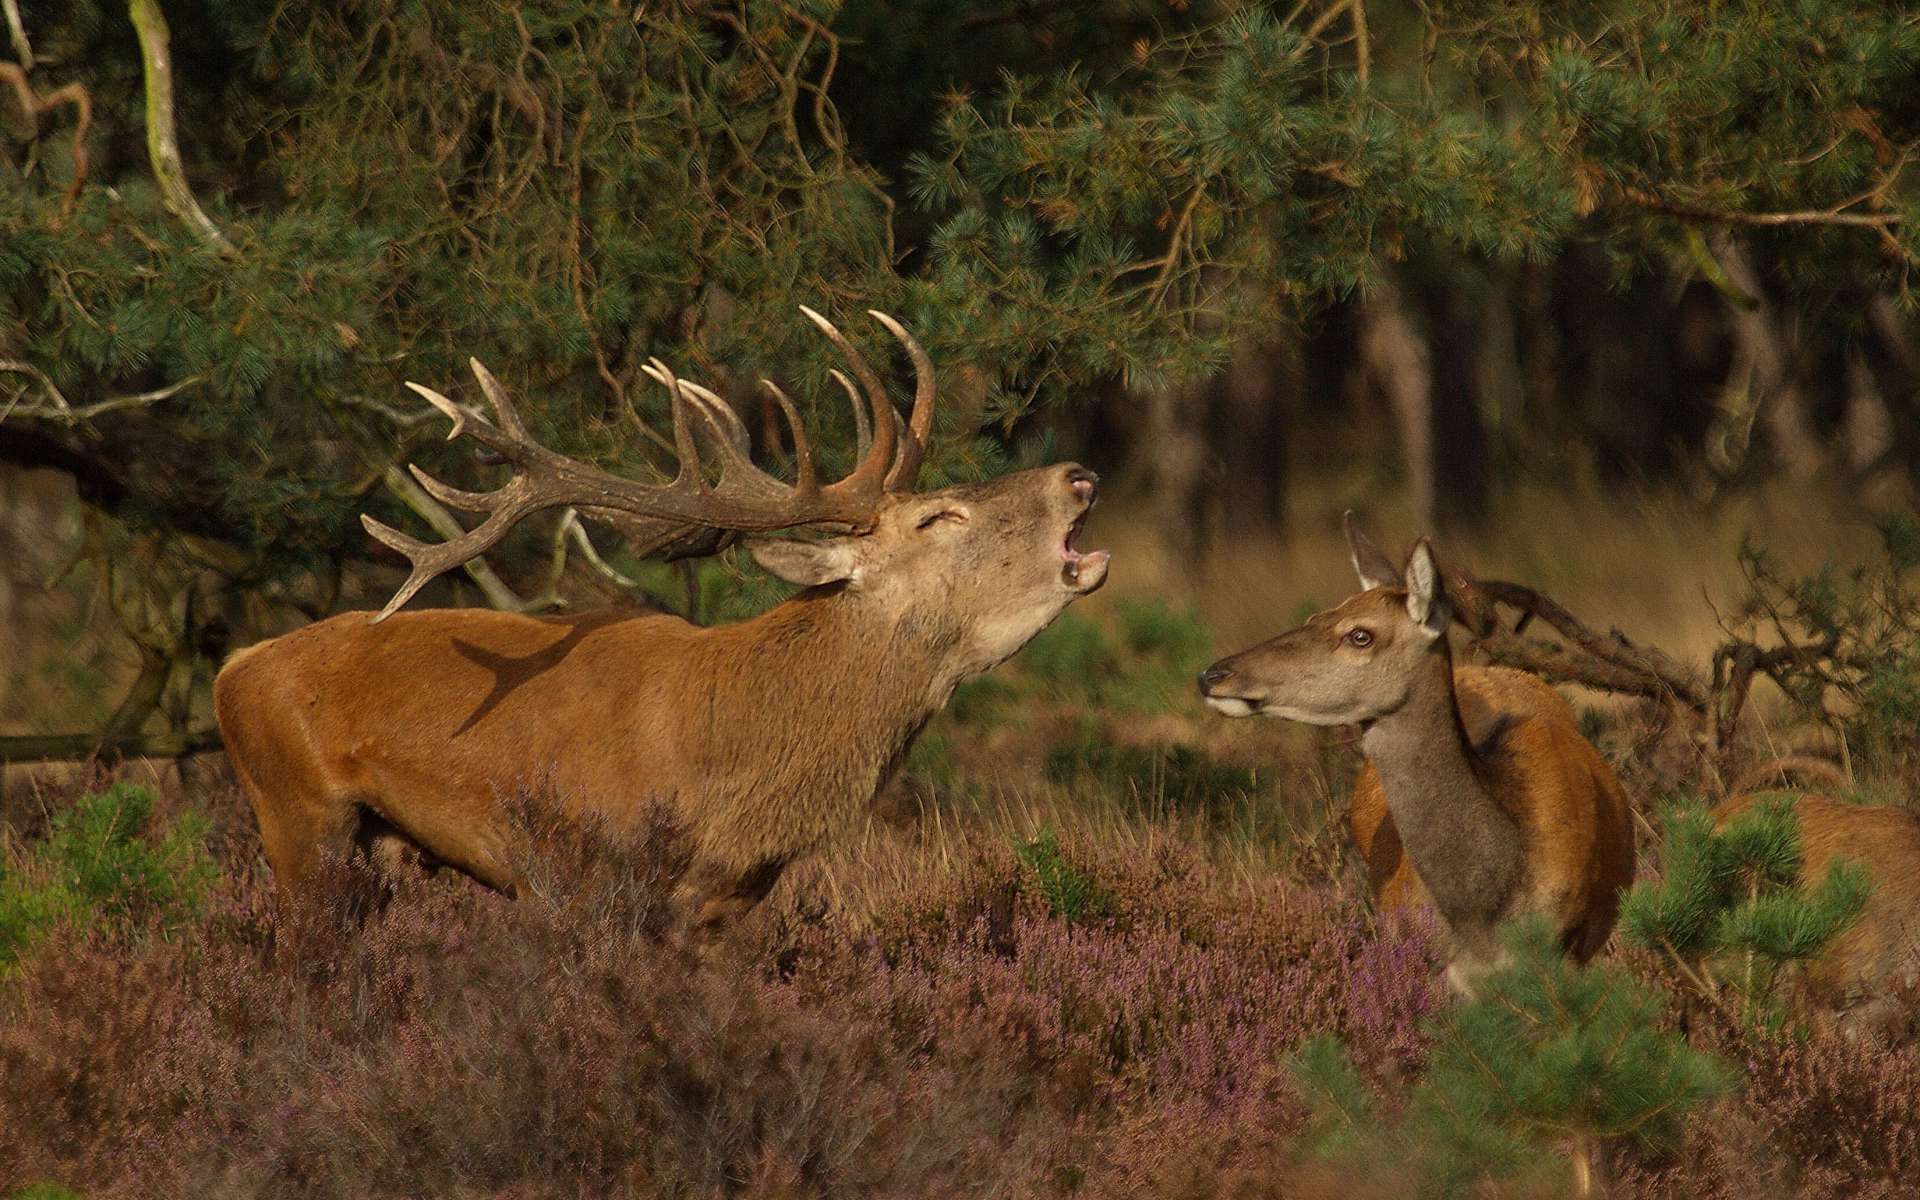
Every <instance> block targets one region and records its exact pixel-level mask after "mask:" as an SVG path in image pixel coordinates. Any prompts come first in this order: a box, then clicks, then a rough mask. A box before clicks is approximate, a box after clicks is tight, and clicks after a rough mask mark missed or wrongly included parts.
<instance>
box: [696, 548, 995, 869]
mask: <svg viewBox="0 0 1920 1200" xmlns="http://www.w3.org/2000/svg"><path fill="white" fill-rule="evenodd" d="M701 643H702V644H701V647H700V655H699V658H700V663H699V668H700V669H697V670H691V671H689V672H688V674H687V678H686V680H685V684H684V687H685V688H686V692H687V694H686V696H685V701H686V702H685V703H684V704H683V706H681V708H680V709H679V711H680V712H681V714H683V716H682V720H683V721H698V722H700V723H701V724H702V725H703V726H704V728H701V729H689V730H688V731H687V732H688V734H690V735H694V736H692V737H690V738H689V739H688V741H689V744H701V743H702V742H704V745H705V746H706V754H705V759H706V761H704V762H703V763H701V764H700V765H701V771H700V774H701V776H702V780H703V786H704V787H705V788H707V789H708V790H709V792H710V793H711V794H712V795H713V798H714V799H724V801H725V803H723V804H707V805H702V806H701V808H702V810H703V811H705V812H707V813H710V814H713V816H714V817H715V819H716V820H717V821H718V822H720V823H721V824H722V825H723V826H724V828H713V829H710V830H708V831H706V832H707V833H708V834H709V837H708V839H707V840H708V841H709V844H710V845H714V846H716V847H717V846H725V847H726V850H727V854H728V856H729V857H733V856H739V855H744V856H747V857H751V856H753V855H755V854H764V855H766V856H767V857H786V856H789V855H791V854H792V853H795V852H797V851H799V850H802V849H805V848H806V847H809V846H811V845H814V844H817V843H818V842H819V841H821V840H822V839H824V838H826V837H827V836H828V835H830V834H832V833H833V832H835V830H836V829H837V828H838V827H840V826H842V825H844V824H845V823H847V822H848V821H849V820H850V819H851V818H852V817H853V816H855V815H856V814H857V813H859V812H860V811H861V810H862V809H864V808H865V807H866V806H867V805H868V804H869V803H870V802H871V801H872V800H873V797H874V795H875V793H876V792H878V791H879V789H880V787H881V786H882V785H883V784H884V783H885V782H886V779H887V776H888V775H889V774H890V772H891V770H892V768H893V767H894V766H895V765H896V764H897V762H898V761H899V760H900V758H901V757H903V756H904V754H905V752H906V749H907V747H908V746H909V745H910V744H911V742H912V740H913V737H914V736H915V735H916V734H918V733H919V731H920V729H921V727H922V726H923V725H925V724H926V722H927V719H928V718H929V717H931V716H932V715H933V714H934V713H935V712H936V711H938V710H939V708H940V706H941V705H942V704H944V703H945V702H946V700H947V697H948V696H949V695H950V694H951V692H952V691H953V688H954V687H955V686H956V685H957V684H958V683H959V682H960V680H959V678H958V676H957V674H956V672H955V670H954V669H953V668H952V667H951V665H950V664H951V663H953V662H954V661H955V659H956V655H957V650H958V648H959V646H960V644H961V638H960V635H959V631H958V630H954V629H946V628H942V627H941V626H940V625H938V624H935V623H933V622H930V621H928V620H926V619H925V618H924V617H921V616H919V615H917V614H914V613H911V612H909V613H906V614H896V613H891V612H888V611H886V610H885V608H884V607H883V606H882V605H881V604H879V603H877V602H875V601H874V600H873V599H872V598H871V597H866V596H863V595H862V594H861V593H860V592H859V591H857V590H852V589H847V588H844V587H840V586H837V585H832V586H828V587H824V588H816V589H813V590H810V591H808V592H804V593H802V594H801V595H799V596H797V597H795V598H794V599H793V600H790V601H788V602H787V603H785V604H781V605H778V606H777V607H775V608H774V609H772V610H771V611H769V612H767V613H765V614H763V615H761V616H760V617H757V618H754V619H753V620H750V621H744V622H741V623H740V624H737V625H731V626H725V627H722V628H718V629H713V630H709V631H707V633H706V634H705V636H703V637H702V638H701ZM798 664H805V665H804V666H801V665H798ZM722 714H728V715H730V718H731V719H730V721H729V718H728V716H723V715H722Z"/></svg>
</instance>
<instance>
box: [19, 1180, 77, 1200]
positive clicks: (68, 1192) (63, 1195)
mask: <svg viewBox="0 0 1920 1200" xmlns="http://www.w3.org/2000/svg"><path fill="white" fill-rule="evenodd" d="M7 1200H85V1197H83V1196H82V1195H81V1194H80V1193H79V1192H76V1191H74V1190H73V1189H72V1188H70V1187H67V1186H66V1185H64V1184H59V1183H29V1184H27V1185H26V1186H25V1187H21V1188H15V1189H14V1190H13V1191H11V1192H8V1193H7Z"/></svg>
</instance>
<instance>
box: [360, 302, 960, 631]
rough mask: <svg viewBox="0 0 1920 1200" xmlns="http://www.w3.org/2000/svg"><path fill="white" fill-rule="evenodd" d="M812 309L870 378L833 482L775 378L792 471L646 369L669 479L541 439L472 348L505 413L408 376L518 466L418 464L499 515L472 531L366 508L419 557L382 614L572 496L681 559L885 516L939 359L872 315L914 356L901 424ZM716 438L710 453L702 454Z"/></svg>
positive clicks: (444, 491)
mask: <svg viewBox="0 0 1920 1200" xmlns="http://www.w3.org/2000/svg"><path fill="white" fill-rule="evenodd" d="M800 311H801V312H803V313H805V314H806V315H807V317H808V319H810V320H811V321H813V323H814V324H815V325H818V326H819V327H820V329H821V331H822V332H823V333H825V334H826V335H827V337H828V338H829V339H831V340H832V342H833V344H834V345H835V346H837V347H839V349H840V351H841V353H842V354H844V355H845V356H846V358H847V362H848V365H849V366H850V367H852V369H853V374H854V376H855V378H857V379H858V380H859V382H860V386H859V387H856V386H855V385H854V383H853V382H852V381H850V380H848V379H847V378H846V377H845V376H844V375H841V374H840V373H839V372H837V371H836V372H834V373H833V374H834V377H835V379H836V380H837V381H838V382H839V383H840V384H841V386H843V387H844V388H845V389H846V391H847V395H848V397H849V398H850V399H851V400H852V402H853V409H854V416H855V419H856V425H857V426H858V427H859V430H860V454H859V461H858V465H856V466H855V467H854V469H853V470H852V472H850V473H849V474H848V475H846V476H845V477H844V478H842V479H840V480H837V481H836V482H833V483H829V484H825V485H822V484H821V483H820V479H819V472H818V470H817V469H816V467H815V465H814V461H813V446H812V443H811V442H810V441H809V440H808V438H807V432H806V427H805V425H804V424H802V423H801V420H800V415H799V413H798V412H797V411H796V410H795V409H794V406H793V402H792V401H791V400H789V399H787V397H786V394H785V393H783V392H782V391H781V390H780V389H779V388H778V387H776V386H774V384H773V382H772V381H771V380H767V379H762V380H761V381H760V383H761V386H762V387H763V388H765V389H766V391H767V394H768V395H769V396H770V397H772V399H773V401H774V403H776V404H777V405H779V407H780V412H781V414H782V415H783V416H784V417H785V418H786V422H787V428H788V430H789V431H790V432H791V434H792V437H793V458H794V482H792V483H786V482H784V481H783V480H780V479H777V478H775V477H774V476H772V475H770V474H768V473H767V472H765V471H763V470H761V469H760V468H759V467H757V466H755V465H754V463H753V459H752V454H751V443H750V441H749V439H748V437H747V428H746V425H745V424H743V423H742V422H741V420H740V417H739V415H738V414H737V413H735V412H734V411H733V408H732V406H730V405H729V404H728V403H727V402H726V401H725V400H722V399H721V398H720V397H719V396H718V395H716V394H715V393H714V392H712V391H711V390H709V389H707V388H704V387H701V386H700V385H699V384H697V383H693V382H691V381H689V380H685V379H681V378H679V377H678V376H676V375H674V374H673V372H672V371H671V370H669V369H668V367H667V365H666V364H665V363H663V362H661V361H660V360H659V359H657V358H656V359H652V360H650V361H649V363H648V364H647V365H646V366H645V367H644V368H643V370H645V371H646V372H647V375H648V376H649V377H650V378H652V379H654V380H656V381H657V382H659V383H660V384H661V385H663V386H664V387H665V388H666V389H667V393H668V395H669V396H670V397H671V401H672V410H673V444H674V452H675V454H676V455H677V456H678V458H679V460H680V470H679V473H678V474H677V475H675V476H674V478H673V480H672V481H671V482H669V483H665V484H658V485H651V484H642V483H636V482H634V481H633V480H630V479H622V478H620V477H619V476H617V475H610V474H608V473H607V472H605V471H602V470H600V469H599V468H598V467H595V466H593V465H592V464H590V463H583V462H580V461H579V460H577V459H572V458H568V457H567V456H565V455H563V454H559V453H557V452H555V451H553V450H550V449H548V448H547V447H546V446H543V445H541V444H540V443H539V442H537V441H535V440H534V439H533V438H532V437H531V436H530V435H529V434H528V433H527V430H526V426H524V425H523V424H521V422H520V416H519V414H518V413H517V412H516V411H515V410H514V407H513V402H512V401H511V400H510V399H508V397H507V393H506V390H505V389H504V388H502V387H501V386H500V382H499V381H498V380H497V379H495V378H494V377H493V375H492V373H491V372H489V371H488V370H487V369H486V368H485V367H484V366H482V365H480V361H479V360H478V359H469V360H468V365H470V366H471V367H472V368H473V375H474V378H475V379H477V380H478V381H479V383H480V390H481V391H482V392H484V393H485V394H486V397H487V400H488V401H489V402H490V403H491V404H492V405H493V411H494V415H495V417H496V419H497V420H498V422H499V423H498V424H497V425H496V424H494V423H493V422H490V421H488V420H486V418H484V417H482V416H480V415H479V414H478V413H477V412H474V411H472V410H471V409H467V408H464V407H462V406H460V405H458V404H455V403H454V402H453V401H452V400H450V399H448V398H447V397H446V396H443V395H441V394H440V393H439V392H436V391H434V390H433V389H432V388H429V387H424V386H422V385H420V384H418V383H412V382H409V383H408V384H407V386H408V387H410V388H412V389H413V390H414V391H416V392H418V393H419V394H420V395H421V396H423V397H425V398H426V400H427V401H428V403H430V404H432V405H433V406H434V407H435V408H437V409H439V410H440V411H441V412H443V413H445V414H446V415H447V416H448V417H450V418H451V419H452V420H453V431H452V432H451V433H449V434H448V435H447V440H448V441H452V440H453V439H454V438H457V437H459V436H460V435H461V434H463V433H464V434H468V435H470V436H471V437H472V438H473V440H475V441H476V442H479V443H480V444H481V445H483V446H485V447H486V448H487V449H489V450H491V451H493V452H494V453H495V454H497V455H499V456H500V457H501V458H502V459H504V460H505V461H506V462H507V463H509V464H511V465H512V467H513V479H512V480H511V481H510V482H508V483H507V485H506V486H505V487H502V488H499V489H497V490H495V491H491V492H468V491H462V490H461V489H459V488H454V487H449V486H447V485H446V484H444V483H441V482H440V481H439V480H437V479H435V478H433V477H432V476H431V475H429V474H427V473H426V472H425V471H423V470H421V469H420V468H419V467H417V466H413V465H411V464H409V467H408V469H409V470H411V471H412V472H413V475H414V478H416V479H418V480H419V481H420V485H421V486H422V487H424V488H425V489H426V490H427V491H428V492H430V493H431V494H432V495H433V497H434V498H435V499H437V500H439V501H440V502H441V503H442V504H445V505H447V506H448V507H450V508H456V509H459V510H461V511H463V512H474V513H486V514H487V517H486V519H485V520H484V521H482V522H481V523H480V524H479V525H477V526H475V527H474V528H473V529H470V530H468V531H467V532H465V533H463V534H461V535H460V536H459V537H456V538H453V539H451V540H450V541H446V542H440V543H436V544H429V543H427V542H423V541H420V540H418V539H416V538H413V537H409V536H408V535H406V534H404V533H401V532H400V531H399V530H397V529H394V528H393V527H392V526H390V525H386V524H383V523H382V522H380V521H377V520H375V519H374V518H372V517H369V516H365V515H362V516H361V518H360V522H361V524H363V525H364V526H366V529H367V532H368V533H370V534H372V535H373V537H374V538H376V539H378V540H379V541H380V542H382V543H384V544H385V545H387V546H389V547H391V548H392V549H394V550H397V551H399V552H400V553H401V554H404V555H406V556H407V558H408V560H409V561H411V562H412V563H413V571H412V573H411V574H410V575H408V577H407V581H406V583H404V584H402V585H401V587H400V590H399V591H397V592H395V593H394V595H393V599H392V600H389V601H388V602H387V606H386V607H385V608H383V609H381V610H380V612H379V613H378V614H377V615H376V616H374V618H373V620H374V621H375V622H378V621H382V620H385V619H386V618H387V617H388V616H390V615H392V614H393V612H394V611H395V610H397V609H398V608H399V607H400V606H401V605H403V604H405V603H406V602H407V601H408V600H410V599H412V598H413V595H414V593H416V592H418V591H419V590H420V589H421V588H422V587H424V586H425V585H426V584H427V582H428V581H429V580H431V579H433V578H434V577H435V576H437V575H439V574H440V573H442V572H443V571H447V570H451V569H452V568H454V567H457V566H459V565H461V564H462V563H465V562H467V561H469V560H470V559H472V558H474V557H476V556H478V555H480V554H482V553H485V552H486V551H487V550H489V549H491V548H492V547H493V546H495V545H496V544H498V543H499V541H500V539H501V538H503V537H505V536H506V535H507V532H508V531H509V530H511V529H512V528H513V527H514V525H516V524H518V523H519V522H520V521H521V520H523V519H524V518H526V517H528V516H530V515H531V514H533V513H535V512H538V511H539V510H541V509H543V508H558V507H572V508H575V509H577V510H578V511H579V512H580V514H581V515H582V516H585V517H589V518H592V519H594V520H599V521H604V522H606V523H607V524H609V525H612V526H613V527H614V528H615V529H617V530H618V531H619V532H620V534H621V536H622V537H624V538H625V539H626V540H627V543H628V545H629V547H630V548H631V549H632V551H633V552H634V553H635V554H636V555H639V556H641V557H646V556H648V555H651V554H659V553H662V552H665V553H666V554H667V555H668V556H669V557H686V556H688V555H693V554H710V553H712V552H713V551H714V550H716V549H718V548H719V547H720V546H722V545H724V544H725V543H726V542H727V541H728V540H730V538H731V536H732V535H734V534H738V533H749V532H760V533H765V532H770V531H772V530H776V529H794V528H798V527H800V526H805V525H817V526H826V527H830V528H834V529H838V530H842V531H853V530H865V529H870V528H872V526H873V522H874V518H875V513H876V510H877V509H878V507H879V504H880V498H881V496H882V494H883V493H885V492H888V491H902V490H907V489H910V488H911V487H912V486H913V480H914V477H915V476H916V475H917V474H918V472H919V468H920V460H921V458H922V456H923V455H924V454H925V452H926V442H927V438H928V437H929V436H930V434H931V432H932V426H933V396H934V381H933V363H932V360H930V359H929V358H928V357H927V353H926V351H925V350H923V349H921V347H920V344H919V343H918V342H916V341H915V340H914V339H913V335H911V334H909V333H908V332H907V331H906V329H905V328H904V327H902V326H901V324H900V323H899V322H898V321H895V320H894V319H893V318H892V317H889V316H887V315H886V314H885V313H881V312H871V313H870V315H871V316H872V317H873V318H874V319H875V320H876V321H879V322H880V323H881V324H882V325H884V326H886V328H887V330H888V332H890V333H892V334H893V336H894V337H896V338H898V339H899V340H900V343H901V345H903V346H904V347H906V351H907V355H908V357H909V358H911V359H912V360H913V366H914V374H915V377H916V380H915V388H914V403H913V416H912V418H911V419H910V420H909V421H908V422H907V424H906V426H905V427H904V428H902V426H901V423H900V417H899V414H898V413H897V412H896V411H895V410H894V407H893V403H892V402H891V401H890V400H889V399H888V398H887V394H886V390H885V388H884V387H883V386H882V385H881V382H880V377H879V376H878V375H877V374H876V373H875V372H874V370H873V368H872V367H870V366H868V365H867V362H866V360H865V359H864V358H862V357H861V356H860V353H859V351H857V350H855V349H854V348H853V345H852V343H850V342H848V341H847V339H846V338H845V337H844V336H842V335H841V333H840V331H839V330H838V329H835V328H834V327H833V324H832V323H831V322H829V321H828V320H827V319H826V318H825V317H823V316H821V315H820V314H819V313H817V312H814V311H813V310H812V309H810V308H806V307H804V306H803V307H802V308H801V310H800ZM863 388H864V391H865V395H864V396H863V395H862V389H863ZM869 412H870V413H871V422H869ZM869 423H870V424H871V429H872V436H871V438H870V439H869V437H868V436H867V430H868V427H869ZM696 430H698V431H699V432H696ZM703 442H704V443H705V445H706V450H707V452H708V453H709V454H710V455H711V463H710V462H709V460H708V459H706V458H703V457H702V443H703ZM709 465H712V466H714V467H716V468H717V478H715V479H714V480H713V481H711V482H710V481H709V479H708V473H709V472H708V467H709Z"/></svg>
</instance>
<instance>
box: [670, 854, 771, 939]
mask: <svg viewBox="0 0 1920 1200" xmlns="http://www.w3.org/2000/svg"><path fill="white" fill-rule="evenodd" d="M786 869H787V860H786V859H784V858H770V859H767V860H765V861H763V862H759V863H756V864H754V865H753V866H751V867H749V868H747V869H746V870H744V871H742V870H740V869H738V868H725V867H719V866H702V867H695V868H694V869H693V871H691V872H689V879H688V882H687V884H686V885H684V886H685V889H686V901H687V904H688V912H689V914H690V916H689V919H688V923H687V938H688V940H689V941H690V942H692V943H694V944H695V945H701V944H705V943H707V942H711V941H712V940H714V939H715V938H717V937H718V936H719V935H720V934H721V933H723V932H724V931H725V930H726V929H727V927H728V926H730V925H732V924H733V923H734V922H735V921H736V920H738V919H740V918H741V917H743V916H745V915H746V914H747V913H748V912H750V911H752V910H753V908H754V906H756V905H758V904H759V903H760V902H761V901H762V900H765V899H766V898H767V893H769V892H771V891H773V885H774V884H776V883H779V882H780V874H781V872H783V871H785V870H786Z"/></svg>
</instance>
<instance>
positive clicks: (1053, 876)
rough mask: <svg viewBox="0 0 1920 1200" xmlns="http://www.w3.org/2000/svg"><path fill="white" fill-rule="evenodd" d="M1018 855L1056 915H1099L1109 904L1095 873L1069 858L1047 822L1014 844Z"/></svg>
mask: <svg viewBox="0 0 1920 1200" xmlns="http://www.w3.org/2000/svg"><path fill="white" fill-rule="evenodd" d="M1013 854H1014V858H1015V859H1017V860H1018V861H1019V863H1020V865H1021V867H1023V868H1024V869H1025V870H1027V871H1028V872H1030V873H1031V874H1032V876H1033V886H1034V890H1035V891H1036V892H1037V893H1038V894H1039V896H1040V898H1041V899H1042V900H1044V901H1046V904H1047V909H1048V910H1049V911H1050V912H1052V913H1053V915H1054V916H1056V917H1060V918H1062V919H1063V920H1067V921H1080V920H1085V919H1087V918H1089V917H1095V916H1098V915H1100V914H1101V913H1102V912H1104V911H1105V910H1106V908H1107V899H1106V897H1105V895H1104V894H1102V892H1101V891H1100V887H1099V885H1098V884H1097V883H1095V881H1094V878H1093V876H1092V875H1090V874H1088V873H1087V871H1086V870H1085V869H1084V868H1082V867H1079V866H1077V865H1076V864H1074V863H1073V862H1071V861H1069V860H1068V858H1067V856H1066V854H1065V852H1064V851H1062V850H1061V848H1060V837H1059V835H1058V834H1056V833H1055V832H1054V830H1053V827H1052V826H1047V827H1046V828H1044V829H1042V830H1041V831H1040V832H1039V833H1037V834H1035V835H1034V836H1033V837H1031V838H1029V839H1027V840H1026V841H1024V842H1017V843H1015V844H1014V847H1013Z"/></svg>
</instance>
